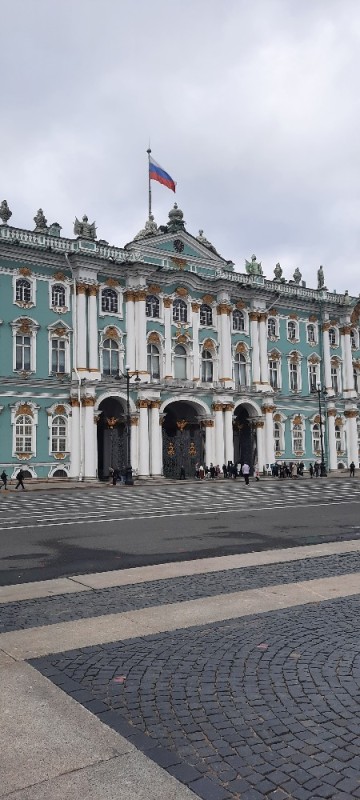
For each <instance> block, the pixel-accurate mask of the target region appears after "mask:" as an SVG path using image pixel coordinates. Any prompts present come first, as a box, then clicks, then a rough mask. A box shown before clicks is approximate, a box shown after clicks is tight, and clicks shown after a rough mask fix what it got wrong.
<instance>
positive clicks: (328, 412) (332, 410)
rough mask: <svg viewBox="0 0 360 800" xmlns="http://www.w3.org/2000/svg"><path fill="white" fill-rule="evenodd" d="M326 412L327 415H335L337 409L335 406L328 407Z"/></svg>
mask: <svg viewBox="0 0 360 800" xmlns="http://www.w3.org/2000/svg"><path fill="white" fill-rule="evenodd" d="M326 413H327V415H328V417H336V414H337V411H336V408H328V410H327V412H326Z"/></svg>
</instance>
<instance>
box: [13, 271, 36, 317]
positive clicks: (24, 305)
mask: <svg viewBox="0 0 360 800" xmlns="http://www.w3.org/2000/svg"><path fill="white" fill-rule="evenodd" d="M19 280H25V281H28V283H30V286H31V300H30V302H29V303H21V302H19V301H18V300H17V299H16V282H17V281H19ZM13 305H14V306H18V308H33V307H34V306H36V278H35V277H34V275H22V274H21V273H20V272H15V273H14V274H13Z"/></svg>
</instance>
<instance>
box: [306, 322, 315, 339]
mask: <svg viewBox="0 0 360 800" xmlns="http://www.w3.org/2000/svg"><path fill="white" fill-rule="evenodd" d="M307 340H308V343H309V344H315V343H316V336H315V325H308V326H307Z"/></svg>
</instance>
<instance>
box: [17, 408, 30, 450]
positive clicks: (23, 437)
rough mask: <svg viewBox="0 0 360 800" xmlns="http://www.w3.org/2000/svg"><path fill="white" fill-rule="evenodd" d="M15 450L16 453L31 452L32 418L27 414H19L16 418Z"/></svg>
mask: <svg viewBox="0 0 360 800" xmlns="http://www.w3.org/2000/svg"><path fill="white" fill-rule="evenodd" d="M15 450H16V452H17V453H32V450H33V419H32V417H30V416H28V415H27V414H21V415H20V416H19V417H17V418H16V423H15Z"/></svg>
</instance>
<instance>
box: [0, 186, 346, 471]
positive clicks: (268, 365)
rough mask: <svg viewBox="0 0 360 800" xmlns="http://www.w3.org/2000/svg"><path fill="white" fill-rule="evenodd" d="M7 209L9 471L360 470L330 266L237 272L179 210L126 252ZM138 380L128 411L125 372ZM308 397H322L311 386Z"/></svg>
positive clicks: (3, 404) (0, 272)
mask: <svg viewBox="0 0 360 800" xmlns="http://www.w3.org/2000/svg"><path fill="white" fill-rule="evenodd" d="M11 216H12V213H11V211H10V209H9V207H8V205H7V203H6V201H3V202H2V203H1V204H0V219H1V224H0V289H1V292H0V387H1V388H0V394H1V397H0V465H1V467H5V469H6V470H7V472H8V474H9V475H11V476H15V475H16V473H17V471H18V469H19V467H20V466H21V467H23V469H24V470H25V471H26V472H28V474H29V475H32V476H34V477H36V476H37V477H39V478H40V477H41V478H44V477H51V476H59V475H60V476H63V477H65V476H68V477H69V478H72V479H75V480H83V479H95V478H97V477H99V478H106V477H107V476H108V475H109V470H110V467H114V468H115V467H117V468H119V469H120V470H122V469H124V467H125V464H126V458H127V456H126V433H127V430H128V427H127V426H128V423H129V422H130V426H129V427H130V431H131V463H132V467H133V471H134V474H135V475H139V476H158V475H162V474H163V475H166V476H169V477H175V478H177V477H179V472H180V468H181V467H182V466H184V467H185V471H186V474H187V475H192V474H193V471H194V467H195V464H196V463H202V464H208V465H209V464H210V463H211V462H212V463H213V464H214V465H217V464H219V465H220V466H222V464H223V463H226V462H228V461H229V460H231V461H233V462H239V461H240V462H244V461H245V460H246V461H250V462H251V463H252V464H253V463H254V462H255V461H257V462H258V464H259V467H260V469H262V467H263V466H265V465H269V464H272V463H273V462H274V461H276V460H278V461H284V460H286V461H295V462H299V461H303V462H304V464H305V466H307V465H308V464H309V463H310V462H314V461H315V460H320V458H321V442H320V433H321V431H320V414H319V395H318V393H317V392H316V389H317V387H318V386H319V385H321V393H320V409H321V422H322V429H323V431H324V447H325V460H326V465H327V468H328V469H330V470H336V469H338V468H339V467H340V468H341V467H347V466H348V465H349V463H350V462H351V461H354V462H355V464H356V466H359V432H360V427H359V392H360V343H359V317H360V303H359V299H358V298H354V297H351V296H349V294H348V293H345V294H336V293H334V292H329V291H328V290H327V288H326V286H325V285H324V283H325V279H324V275H323V270H322V268H321V267H320V269H319V270H318V273H317V281H316V283H317V288H307V287H306V286H305V284H304V282H303V281H302V276H301V274H300V272H299V269H296V270H295V273H294V276H293V278H291V280H287V279H285V278H284V276H283V273H282V269H281V267H280V265H279V264H278V265H276V267H275V270H274V277H273V278H271V279H270V280H268V279H267V278H266V277H265V276H264V275H263V271H262V267H261V264H260V263H259V262H258V261H257V259H256V257H255V256H252V257H251V259H250V260H249V261H247V262H246V263H245V271H244V272H238V271H235V266H234V264H233V263H232V262H229V261H226V260H225V259H224V258H222V257H221V256H220V255H219V254H218V252H217V251H216V249H215V248H214V247H213V246H212V245H211V244H210V242H209V241H208V240H207V239H206V238H205V236H204V235H203V232H202V231H200V232H199V235H198V236H193V235H191V234H190V233H188V232H187V230H186V228H185V223H184V219H183V213H182V212H181V210H180V209H179V208H178V207H177V206H176V204H175V206H174V208H173V209H172V210H171V211H170V213H169V219H168V222H167V224H166V225H162V226H159V227H158V226H157V225H156V223H155V221H154V219H153V217H150V219H149V220H148V221H147V223H146V225H145V228H144V229H143V230H142V231H140V233H139V234H137V236H135V238H134V240H133V241H132V242H130V243H129V244H126V245H125V246H124V247H123V248H120V247H113V246H110V245H109V244H108V243H107V242H106V241H104V240H101V239H99V238H98V237H97V235H96V229H95V224H94V223H93V224H90V223H89V221H88V219H87V217H83V219H82V220H81V221H79V220H76V221H75V226H74V238H72V239H69V238H64V237H63V236H61V228H60V225H59V224H57V223H53V224H48V223H47V220H46V219H45V216H44V214H43V212H42V210H41V209H40V210H39V212H38V213H37V214H36V216H35V218H34V222H35V227H34V229H33V230H31V231H30V230H23V229H20V228H16V227H14V226H13V225H12V224H11V222H10V218H11ZM127 366H128V368H129V375H130V395H129V399H130V407H129V415H130V416H129V415H127V386H126V379H125V377H124V375H125V373H126V367H127ZM314 390H315V392H314Z"/></svg>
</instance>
